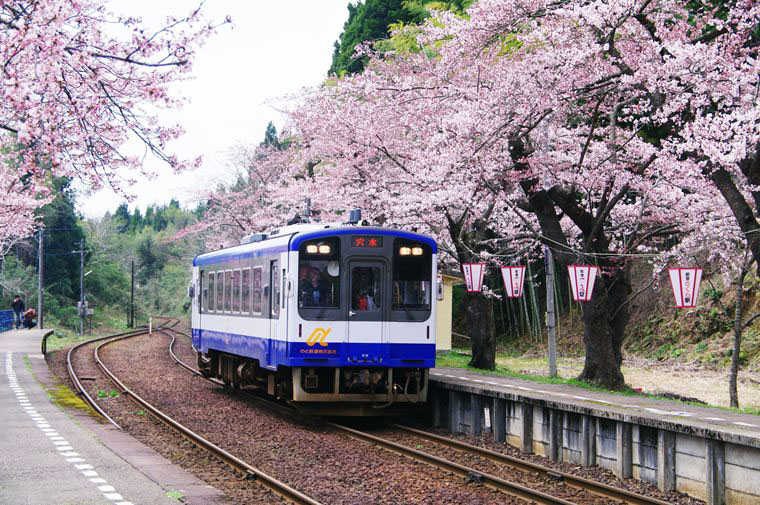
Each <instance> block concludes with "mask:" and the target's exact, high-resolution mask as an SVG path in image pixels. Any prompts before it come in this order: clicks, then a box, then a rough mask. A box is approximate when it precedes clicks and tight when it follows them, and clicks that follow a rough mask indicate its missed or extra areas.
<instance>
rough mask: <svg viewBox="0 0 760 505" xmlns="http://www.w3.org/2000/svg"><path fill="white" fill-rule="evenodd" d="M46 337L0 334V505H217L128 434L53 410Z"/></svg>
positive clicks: (207, 490)
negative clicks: (43, 351) (43, 343)
mask: <svg viewBox="0 0 760 505" xmlns="http://www.w3.org/2000/svg"><path fill="white" fill-rule="evenodd" d="M45 333H46V331H43V330H18V331H8V332H2V333H0V426H1V427H2V429H0V454H2V455H3V457H2V458H0V503H2V504H24V505H37V504H40V505H42V504H46V505H47V504H51V503H55V504H72V505H73V504H77V505H90V504H117V505H131V504H134V505H137V504H151V505H153V504H156V505H177V504H178V503H180V502H179V501H177V499H175V498H173V497H171V496H178V495H179V496H183V503H188V504H189V503H195V504H201V503H204V504H205V503H209V504H211V503H222V495H221V493H219V492H218V491H217V490H215V489H213V488H211V487H210V486H207V485H205V484H203V483H202V482H201V481H199V480H197V479H196V478H195V477H193V476H192V475H190V474H188V473H187V472H185V471H184V470H182V469H181V468H179V467H177V466H176V465H173V464H171V463H170V462H168V461H167V460H165V459H164V458H162V457H161V456H160V455H158V454H156V453H155V452H154V451H152V450H151V449H149V448H147V447H146V446H144V445H142V444H140V443H139V442H138V441H136V440H135V439H133V438H132V437H130V436H129V435H127V434H125V433H123V432H120V431H119V430H117V429H116V428H114V427H112V426H111V425H103V424H101V423H99V422H98V421H96V420H95V419H94V418H93V417H91V416H90V415H89V414H85V413H75V412H72V411H70V410H68V409H67V410H65V411H64V410H62V409H61V408H59V407H58V406H57V405H56V404H54V403H52V402H51V401H50V400H49V398H48V395H47V391H46V388H47V387H53V386H55V381H54V380H53V378H52V376H51V375H50V373H49V370H48V367H47V363H46V362H45V360H44V357H43V356H42V355H41V354H39V352H40V351H39V349H40V339H41V338H42V336H43V335H44V334H45ZM112 446H113V447H112ZM114 447H116V448H114ZM130 461H132V462H133V463H136V464H138V463H139V467H140V468H138V467H137V466H136V465H135V464H132V463H130ZM167 483H168V485H167Z"/></svg>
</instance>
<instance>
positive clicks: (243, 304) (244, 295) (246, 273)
mask: <svg viewBox="0 0 760 505" xmlns="http://www.w3.org/2000/svg"><path fill="white" fill-rule="evenodd" d="M242 282H243V284H242V286H241V287H240V293H241V300H240V310H241V311H242V312H243V314H248V313H249V312H250V311H251V269H250V268H244V269H243V277H242Z"/></svg>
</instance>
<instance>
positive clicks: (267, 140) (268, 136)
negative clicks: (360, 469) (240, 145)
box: [261, 121, 281, 150]
mask: <svg viewBox="0 0 760 505" xmlns="http://www.w3.org/2000/svg"><path fill="white" fill-rule="evenodd" d="M261 145H264V146H268V147H274V148H275V149H278V150H281V146H280V141H279V139H278V138H277V128H275V127H274V123H272V122H271V121H270V122H269V124H268V125H267V129H266V131H265V132H264V142H262V143H261Z"/></svg>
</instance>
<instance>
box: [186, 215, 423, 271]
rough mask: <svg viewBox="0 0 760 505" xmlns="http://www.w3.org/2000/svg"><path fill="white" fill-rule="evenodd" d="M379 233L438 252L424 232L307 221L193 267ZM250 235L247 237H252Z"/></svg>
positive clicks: (212, 255) (200, 257) (201, 260)
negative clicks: (324, 240) (333, 238)
mask: <svg viewBox="0 0 760 505" xmlns="http://www.w3.org/2000/svg"><path fill="white" fill-rule="evenodd" d="M352 234H353V235H356V234H375V235H390V236H394V237H401V238H407V239H410V240H417V241H419V242H423V243H425V244H428V245H429V246H430V247H431V248H432V250H433V253H437V252H438V244H437V243H436V242H435V240H433V239H432V238H430V237H428V236H427V235H422V234H420V233H414V232H408V231H404V230H397V229H393V228H379V227H373V226H355V225H349V224H343V223H303V224H294V225H289V226H284V227H282V228H278V229H275V230H272V231H271V232H269V233H267V234H261V235H258V236H255V235H249V236H248V237H257V238H258V237H261V238H259V239H258V240H250V241H248V242H247V243H243V244H240V245H236V246H233V247H227V248H224V249H219V250H216V251H212V252H208V253H204V254H199V255H198V256H196V257H195V259H194V260H193V266H199V265H206V264H209V263H215V262H217V261H222V260H236V259H241V258H243V257H249V256H251V255H253V256H264V255H269V254H276V253H281V252H285V251H287V250H291V251H297V250H298V247H299V246H300V244H301V243H302V242H303V241H304V240H311V239H314V238H319V237H331V236H334V235H352ZM248 237H246V238H248Z"/></svg>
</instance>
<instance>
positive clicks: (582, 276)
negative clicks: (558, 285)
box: [567, 265, 599, 302]
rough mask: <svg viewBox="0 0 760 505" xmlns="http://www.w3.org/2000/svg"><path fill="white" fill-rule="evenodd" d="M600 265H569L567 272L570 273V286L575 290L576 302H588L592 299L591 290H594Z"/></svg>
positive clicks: (574, 297)
mask: <svg viewBox="0 0 760 505" xmlns="http://www.w3.org/2000/svg"><path fill="white" fill-rule="evenodd" d="M598 271H599V267H595V266H593V265H568V267H567V273H568V274H569V275H570V287H571V288H572V290H573V299H574V300H575V301H576V302H588V301H590V300H591V292H592V291H594V281H595V280H596V274H597V272H598Z"/></svg>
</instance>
